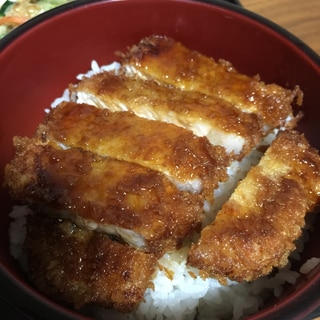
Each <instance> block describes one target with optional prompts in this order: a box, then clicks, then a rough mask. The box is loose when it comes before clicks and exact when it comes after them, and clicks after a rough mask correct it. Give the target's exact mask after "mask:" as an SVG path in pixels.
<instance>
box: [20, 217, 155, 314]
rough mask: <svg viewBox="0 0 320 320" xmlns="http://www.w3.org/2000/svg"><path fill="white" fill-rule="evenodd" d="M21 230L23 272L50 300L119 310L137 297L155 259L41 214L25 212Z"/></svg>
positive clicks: (145, 285) (131, 304)
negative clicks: (24, 269)
mask: <svg viewBox="0 0 320 320" xmlns="http://www.w3.org/2000/svg"><path fill="white" fill-rule="evenodd" d="M26 230H27V232H26V239H25V243H24V249H25V250H24V251H25V254H26V258H27V261H28V262H27V264H28V271H29V276H30V278H31V280H32V281H33V283H34V284H35V286H36V287H37V288H38V289H39V290H40V291H41V292H42V293H44V294H46V295H47V296H49V297H50V298H52V299H53V300H55V301H57V302H60V303H62V304H63V305H66V304H67V305H72V306H73V307H74V308H76V309H78V308H81V307H82V306H84V305H88V304H89V305H90V304H95V305H100V306H102V307H106V308H115V309H117V310H120V311H122V312H130V311H133V310H135V309H136V308H137V307H138V305H139V303H140V302H141V301H142V300H143V296H144V292H145V290H146V289H147V288H148V286H149V285H150V281H151V280H152V275H153V272H154V270H155V266H156V262H157V260H156V258H155V256H154V255H153V254H147V253H144V252H141V251H139V250H136V249H134V248H132V247H130V246H129V245H127V244H123V243H119V242H117V241H114V240H111V239H110V238H109V237H108V236H107V235H104V234H101V233H98V232H95V231H89V230H86V229H80V228H78V227H77V226H76V225H75V224H73V223H72V222H70V221H68V220H60V219H57V218H54V217H48V216H47V215H43V214H31V215H28V216H27V223H26Z"/></svg>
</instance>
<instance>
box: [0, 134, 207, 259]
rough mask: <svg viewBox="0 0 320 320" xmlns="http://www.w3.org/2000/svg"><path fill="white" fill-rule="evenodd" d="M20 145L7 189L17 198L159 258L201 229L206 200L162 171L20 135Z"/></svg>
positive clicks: (17, 140)
mask: <svg viewBox="0 0 320 320" xmlns="http://www.w3.org/2000/svg"><path fill="white" fill-rule="evenodd" d="M14 144H15V148H16V155H15V157H14V159H13V160H12V161H11V162H10V163H9V164H8V165H7V166H6V168H5V185H6V186H7V187H8V188H9V191H10V194H11V196H12V197H13V199H15V200H20V201H21V202H26V203H30V204H33V205H35V206H37V207H38V208H43V211H44V212H47V213H48V214H53V215H58V216H60V217H62V218H68V219H71V220H72V221H73V222H75V223H76V224H77V225H79V226H80V227H83V228H86V229H91V230H98V231H100V232H104V233H107V234H111V235H117V236H119V237H120V238H121V239H122V240H123V241H125V242H128V243H130V244H131V245H133V246H135V247H136V248H139V249H141V250H144V251H148V252H156V253H158V254H162V252H163V251H164V250H168V249H170V248H175V247H176V246H179V245H180V242H181V241H182V240H183V239H184V238H186V237H189V236H191V235H192V234H193V233H194V232H195V231H199V228H200V227H201V221H202V219H203V197H202V196H201V195H198V194H192V193H190V192H186V191H180V190H178V189H177V188H176V187H175V186H174V185H173V184H172V183H171V182H170V181H169V180H168V179H167V178H166V177H165V176H164V175H163V174H161V173H159V172H157V171H154V170H151V169H148V168H146V167H143V166H140V165H137V164H134V163H129V162H126V161H120V160H116V159H113V158H109V157H101V156H97V155H95V154H93V153H91V152H89V151H84V150H82V149H78V148H71V149H67V150H61V149H55V148H53V147H52V146H51V145H48V144H47V145H41V143H39V141H38V140H35V139H29V138H19V137H16V138H15V141H14Z"/></svg>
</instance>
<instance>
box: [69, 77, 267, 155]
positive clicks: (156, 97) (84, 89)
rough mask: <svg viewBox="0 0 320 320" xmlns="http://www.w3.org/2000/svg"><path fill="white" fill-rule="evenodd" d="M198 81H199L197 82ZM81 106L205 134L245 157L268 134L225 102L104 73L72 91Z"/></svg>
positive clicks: (254, 120)
mask: <svg viewBox="0 0 320 320" xmlns="http://www.w3.org/2000/svg"><path fill="white" fill-rule="evenodd" d="M194 81H198V79H194ZM70 89H71V91H72V97H76V101H77V102H78V103H87V104H92V105H95V106H97V107H99V108H107V109H109V110H111V111H131V112H133V113H135V114H136V115H137V116H139V117H143V118H147V119H150V120H158V121H162V122H167V123H172V124H174V125H176V126H180V127H183V128H185V129H187V130H191V131H192V132H193V133H194V134H195V135H197V136H199V137H203V136H206V137H207V138H208V140H209V141H210V143H211V144H213V145H218V146H222V147H224V148H225V149H226V150H227V152H228V153H229V154H231V155H232V156H234V157H236V158H242V157H243V156H244V155H245V154H247V153H248V152H249V151H251V149H252V148H253V147H254V146H255V145H256V144H257V143H258V142H259V141H260V139H261V137H262V136H263V128H262V123H260V121H259V119H258V118H257V116H256V115H254V114H249V113H243V112H241V110H239V109H237V108H235V107H234V106H232V105H231V104H230V103H229V102H226V101H224V100H222V99H220V98H217V97H214V96H209V95H205V94H202V93H198V92H185V91H182V90H180V89H179V88H176V87H172V86H167V85H163V84H159V83H157V82H156V81H153V80H152V79H148V80H144V79H141V78H138V77H132V76H126V75H121V74H120V75H118V74H114V73H112V72H102V73H98V74H95V75H93V76H92V77H90V78H84V79H83V80H82V81H80V83H78V84H77V85H75V86H73V87H70Z"/></svg>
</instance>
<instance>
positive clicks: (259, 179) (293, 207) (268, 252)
mask: <svg viewBox="0 0 320 320" xmlns="http://www.w3.org/2000/svg"><path fill="white" fill-rule="evenodd" d="M319 199H320V157H319V155H318V153H317V151H316V150H315V149H313V148H311V147H310V146H309V144H308V142H307V141H306V140H305V138H304V137H303V136H302V135H300V134H298V133H297V132H282V133H280V134H279V136H278V137H277V138H276V140H275V141H274V142H273V144H272V145H271V146H270V148H269V149H268V150H267V151H266V154H265V155H264V157H263V158H262V159H261V161H260V163H259V164H258V165H257V166H256V167H253V168H252V169H251V170H250V171H249V173H248V175H247V177H246V178H245V179H243V180H242V181H241V182H240V184H239V185H238V187H237V188H236V190H235V192H234V193H233V194H232V195H231V197H230V199H229V200H228V201H227V202H226V203H225V204H224V205H223V207H222V209H221V211H220V212H218V214H217V217H216V219H215V220H214V221H213V222H212V223H211V224H210V225H208V226H207V227H206V228H204V229H203V230H202V232H201V237H200V240H199V242H198V243H196V244H194V245H193V247H192V248H191V250H190V252H189V256H188V263H189V264H190V265H192V266H194V267H197V268H199V269H201V270H203V271H205V273H206V274H207V275H208V276H210V277H214V278H218V279H219V280H220V281H221V282H225V281H226V279H227V278H228V279H231V280H236V281H251V280H255V279H256V278H258V277H261V276H263V275H267V274H269V273H270V272H271V271H272V270H273V268H281V267H283V266H285V265H286V264H287V262H288V256H289V254H290V253H291V252H292V251H293V250H294V249H295V243H294V242H295V240H297V239H298V237H299V236H300V235H301V228H303V227H304V225H305V215H306V213H307V212H309V211H311V210H313V209H314V207H315V206H316V205H317V204H318V203H319Z"/></svg>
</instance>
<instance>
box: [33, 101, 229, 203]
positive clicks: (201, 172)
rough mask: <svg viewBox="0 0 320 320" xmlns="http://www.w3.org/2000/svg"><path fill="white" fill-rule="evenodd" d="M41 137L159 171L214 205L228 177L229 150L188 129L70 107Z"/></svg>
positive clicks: (55, 115)
mask: <svg viewBox="0 0 320 320" xmlns="http://www.w3.org/2000/svg"><path fill="white" fill-rule="evenodd" d="M38 135H39V137H41V138H42V139H44V138H45V139H46V140H49V141H54V142H57V143H59V144H61V145H62V146H63V147H64V148H66V147H67V148H70V147H72V148H73V147H77V148H82V149H84V150H88V151H92V152H93V153H95V154H98V155H102V156H111V157H113V158H116V159H119V160H125V161H129V162H134V163H137V164H140V165H143V166H146V167H148V168H150V169H153V170H157V171H160V172H162V173H163V174H165V175H166V176H167V177H168V178H169V179H170V180H171V181H173V182H174V183H175V184H176V185H177V187H178V188H181V189H183V190H188V191H191V192H198V193H200V192H202V191H203V192H204V193H205V195H206V198H207V199H210V200H211V199H212V198H213V192H214V189H216V188H217V187H218V183H219V182H221V181H225V180H226V179H227V177H228V176H227V172H226V168H227V166H228V165H229V157H228V156H227V154H226V152H225V149H224V148H222V147H217V146H216V147H214V146H212V145H211V144H210V143H209V141H208V140H207V139H206V138H205V137H202V138H200V137H196V136H195V135H194V134H192V132H191V131H189V130H185V129H183V128H181V127H177V126H175V125H172V124H167V123H164V122H160V121H151V120H147V119H145V118H140V117H137V116H135V115H134V114H133V113H131V112H110V111H108V110H106V109H99V108H96V107H94V106H91V105H87V104H76V103H74V102H65V103H62V104H61V105H59V106H58V107H56V108H55V109H53V110H52V111H51V112H50V113H49V114H48V116H47V119H46V121H45V123H44V125H42V126H40V128H39V130H38Z"/></svg>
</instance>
